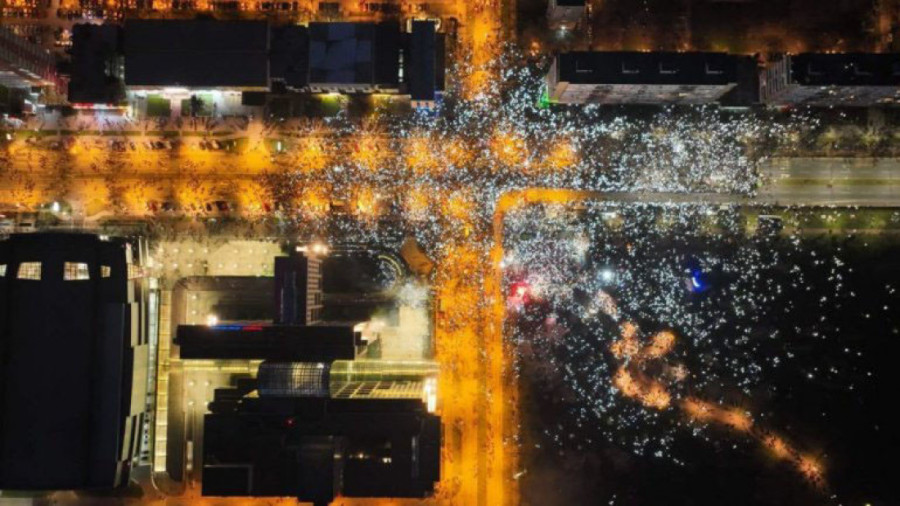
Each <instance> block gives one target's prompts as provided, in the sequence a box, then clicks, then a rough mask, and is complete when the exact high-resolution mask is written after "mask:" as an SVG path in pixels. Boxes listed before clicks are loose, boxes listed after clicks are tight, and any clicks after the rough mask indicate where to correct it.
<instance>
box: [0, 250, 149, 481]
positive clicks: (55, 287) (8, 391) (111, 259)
mask: <svg viewBox="0 0 900 506" xmlns="http://www.w3.org/2000/svg"><path fill="white" fill-rule="evenodd" d="M130 256H131V255H130V252H129V248H128V246H127V244H126V243H125V242H124V241H121V240H115V239H113V240H110V241H101V240H100V238H99V237H98V236H96V235H90V234H74V233H73V234H61V233H40V234H13V235H12V236H11V237H10V238H9V239H7V240H4V241H0V264H2V265H4V266H5V267H7V269H5V270H6V272H5V273H4V274H3V275H2V276H0V357H3V360H0V489H12V490H17V489H18V490H54V489H86V488H112V487H116V486H121V485H124V484H127V482H128V471H129V469H130V460H131V458H132V457H133V456H134V455H135V452H136V450H137V447H138V445H139V433H140V432H139V429H140V426H141V420H142V415H141V414H140V413H141V412H142V411H143V407H144V402H145V400H146V390H145V389H146V384H147V380H146V370H147V369H146V367H147V346H146V344H145V343H146V335H145V334H144V333H143V331H141V330H139V329H140V326H139V325H138V321H139V310H138V307H137V300H139V297H140V293H139V292H138V291H139V288H138V286H137V284H136V283H132V282H131V281H129V269H128V266H129V264H128V261H129V257H130ZM47 315H53V317H52V318H48V317H47Z"/></svg>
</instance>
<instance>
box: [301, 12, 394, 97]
mask: <svg viewBox="0 0 900 506" xmlns="http://www.w3.org/2000/svg"><path fill="white" fill-rule="evenodd" d="M399 44H400V28H399V25H398V24H397V23H394V22H384V23H310V24H309V82H310V83H322V84H370V85H378V84H381V85H394V86H395V85H397V83H398V81H399V77H398V72H399V66H400V58H399V55H400V51H399Z"/></svg>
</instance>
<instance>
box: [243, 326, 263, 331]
mask: <svg viewBox="0 0 900 506" xmlns="http://www.w3.org/2000/svg"><path fill="white" fill-rule="evenodd" d="M262 329H263V328H262V327H261V326H259V325H247V326H246V327H244V332H259V331H261V330H262Z"/></svg>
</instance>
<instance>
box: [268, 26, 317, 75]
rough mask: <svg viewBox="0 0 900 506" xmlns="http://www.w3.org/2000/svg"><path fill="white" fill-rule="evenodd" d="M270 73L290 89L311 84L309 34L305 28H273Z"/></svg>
mask: <svg viewBox="0 0 900 506" xmlns="http://www.w3.org/2000/svg"><path fill="white" fill-rule="evenodd" d="M269 73H270V75H271V77H272V79H273V80H280V81H282V82H284V84H285V85H286V86H287V87H289V88H302V87H304V86H306V85H307V84H308V83H309V32H308V30H307V29H306V27H305V26H300V25H285V26H277V27H275V26H273V27H272V40H271V51H270V53H269Z"/></svg>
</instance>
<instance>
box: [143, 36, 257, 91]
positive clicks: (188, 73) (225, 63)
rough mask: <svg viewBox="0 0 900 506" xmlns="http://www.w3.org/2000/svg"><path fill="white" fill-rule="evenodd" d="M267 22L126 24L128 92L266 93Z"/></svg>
mask: <svg viewBox="0 0 900 506" xmlns="http://www.w3.org/2000/svg"><path fill="white" fill-rule="evenodd" d="M268 51H269V27H268V23H266V22H265V21H215V20H191V21H183V20H128V21H126V23H125V83H126V84H127V85H129V86H190V87H199V88H202V87H209V88H227V87H234V88H267V87H268V86H269V55H268Z"/></svg>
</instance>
